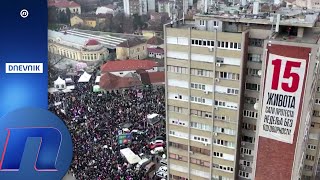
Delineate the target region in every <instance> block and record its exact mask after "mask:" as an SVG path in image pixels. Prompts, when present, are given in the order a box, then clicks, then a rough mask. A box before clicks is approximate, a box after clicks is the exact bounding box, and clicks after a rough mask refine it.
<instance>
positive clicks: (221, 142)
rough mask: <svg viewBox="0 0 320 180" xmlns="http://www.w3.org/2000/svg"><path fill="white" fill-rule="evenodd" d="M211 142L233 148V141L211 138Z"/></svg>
mask: <svg viewBox="0 0 320 180" xmlns="http://www.w3.org/2000/svg"><path fill="white" fill-rule="evenodd" d="M213 144H216V145H220V146H225V147H228V148H232V149H234V148H235V143H234V142H230V141H226V140H221V139H213Z"/></svg>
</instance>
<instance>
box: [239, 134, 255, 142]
mask: <svg viewBox="0 0 320 180" xmlns="http://www.w3.org/2000/svg"><path fill="white" fill-rule="evenodd" d="M241 141H243V142H247V143H251V144H253V143H254V142H255V138H254V137H250V136H246V135H243V136H241Z"/></svg>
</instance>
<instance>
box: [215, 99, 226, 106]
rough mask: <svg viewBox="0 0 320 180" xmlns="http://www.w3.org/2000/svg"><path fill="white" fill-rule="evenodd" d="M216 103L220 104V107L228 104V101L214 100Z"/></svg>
mask: <svg viewBox="0 0 320 180" xmlns="http://www.w3.org/2000/svg"><path fill="white" fill-rule="evenodd" d="M214 105H216V106H219V107H225V106H226V102H224V101H219V100H218V101H217V100H216V101H214Z"/></svg>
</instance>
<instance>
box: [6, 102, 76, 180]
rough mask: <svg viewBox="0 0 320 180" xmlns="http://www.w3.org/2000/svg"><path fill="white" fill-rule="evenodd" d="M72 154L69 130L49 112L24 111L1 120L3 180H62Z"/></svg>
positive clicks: (20, 110) (36, 109)
mask: <svg viewBox="0 0 320 180" xmlns="http://www.w3.org/2000/svg"><path fill="white" fill-rule="evenodd" d="M72 152H73V146H72V139H71V136H70V133H69V131H68V129H67V127H66V126H65V124H64V122H63V121H62V120H60V119H59V118H58V117H57V116H56V115H54V114H53V113H51V112H49V111H47V110H44V109H38V108H23V109H19V110H16V111H13V112H10V113H8V114H6V115H5V116H3V117H1V118H0V153H1V154H0V179H1V180H29V179H30V180H61V179H62V178H63V177H64V176H65V174H66V173H67V171H68V169H69V166H70V164H71V161H72Z"/></svg>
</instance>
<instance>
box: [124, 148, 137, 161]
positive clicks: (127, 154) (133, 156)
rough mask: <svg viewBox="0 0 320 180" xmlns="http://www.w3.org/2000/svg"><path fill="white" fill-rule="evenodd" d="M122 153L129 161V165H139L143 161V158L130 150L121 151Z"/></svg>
mask: <svg viewBox="0 0 320 180" xmlns="http://www.w3.org/2000/svg"><path fill="white" fill-rule="evenodd" d="M120 153H121V155H122V156H124V157H125V158H126V159H127V161H128V163H129V164H137V163H138V162H139V161H141V158H140V157H139V156H138V155H136V154H135V153H134V152H132V151H131V149H130V148H125V149H121V150H120Z"/></svg>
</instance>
